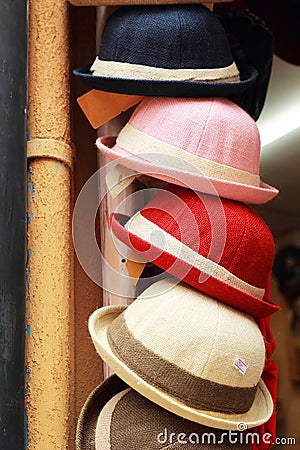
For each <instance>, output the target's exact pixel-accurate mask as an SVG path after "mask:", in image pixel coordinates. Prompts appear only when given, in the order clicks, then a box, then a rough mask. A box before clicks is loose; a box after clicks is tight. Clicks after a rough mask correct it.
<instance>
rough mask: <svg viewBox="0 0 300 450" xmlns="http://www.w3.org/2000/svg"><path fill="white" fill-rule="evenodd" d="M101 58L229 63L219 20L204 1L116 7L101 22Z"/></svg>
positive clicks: (179, 64) (182, 64)
mask: <svg viewBox="0 0 300 450" xmlns="http://www.w3.org/2000/svg"><path fill="white" fill-rule="evenodd" d="M195 50H196V51H195ZM99 59H100V60H104V61H117V62H126V63H129V64H140V65H146V66H152V67H160V68H167V69H180V68H185V69H196V68H197V69H199V68H207V69H209V68H221V67H227V66H229V65H231V64H232V63H233V58H232V54H231V51H230V47H229V43H228V39H227V36H226V33H225V31H224V29H223V27H222V25H221V23H220V22H219V20H218V18H217V16H216V15H214V14H213V13H212V12H211V11H210V10H209V9H208V8H206V7H205V6H203V5H176V6H173V5H155V6H151V5H150V6H144V7H143V8H140V7H139V6H124V7H121V8H119V9H118V10H117V11H116V12H114V13H113V14H112V15H111V16H110V17H109V18H108V20H107V23H106V25H105V28H104V32H103V37H102V44H101V48H100V53H99Z"/></svg>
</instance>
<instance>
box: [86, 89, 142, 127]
mask: <svg viewBox="0 0 300 450" xmlns="http://www.w3.org/2000/svg"><path fill="white" fill-rule="evenodd" d="M142 99H143V97H140V96H137V95H124V94H113V93H111V92H103V91H98V90H97V89H92V90H91V91H89V92H87V93H86V94H83V95H82V96H81V97H79V98H78V99H77V102H78V104H79V106H80V108H81V109H82V111H83V113H84V115H85V116H86V118H87V119H88V121H89V122H90V124H91V125H92V127H93V128H95V129H96V128H99V127H100V126H101V125H103V124H104V123H106V122H108V121H109V120H111V119H113V118H114V117H117V116H118V115H119V114H121V113H122V112H123V111H126V110H127V109H129V108H131V107H132V106H134V105H136V104H137V103H139V102H140V101H141V100H142Z"/></svg>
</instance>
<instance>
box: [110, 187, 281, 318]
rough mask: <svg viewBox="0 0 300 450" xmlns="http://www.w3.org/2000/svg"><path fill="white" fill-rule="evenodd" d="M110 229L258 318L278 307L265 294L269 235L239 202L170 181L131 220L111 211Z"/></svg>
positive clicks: (270, 249) (201, 288) (160, 263)
mask: <svg viewBox="0 0 300 450" xmlns="http://www.w3.org/2000/svg"><path fill="white" fill-rule="evenodd" d="M126 219H127V221H126ZM111 228H112V231H113V233H114V235H115V236H116V237H117V238H118V239H119V240H120V241H122V242H123V243H124V244H126V245H127V246H128V247H129V248H132V249H133V250H135V251H136V252H138V253H139V254H140V255H142V256H143V258H144V259H145V260H147V261H152V262H153V263H154V264H155V265H157V266H158V267H160V268H161V269H163V270H166V271H167V272H169V273H170V274H171V275H173V276H175V277H176V278H178V279H180V280H182V281H185V282H186V283H187V284H189V285H191V286H193V287H194V288H196V289H198V290H199V291H202V292H204V293H206V294H208V295H211V296H212V297H214V298H216V299H217V300H219V301H222V302H224V303H226V304H228V305H230V306H232V307H234V308H237V309H239V310H241V311H243V312H245V313H246V314H249V315H251V316H253V317H256V318H261V317H267V316H269V315H271V314H272V313H274V312H276V311H277V310H278V309H279V307H278V306H277V305H275V304H274V303H271V302H270V301H268V300H266V298H265V288H266V286H267V283H268V277H269V274H270V271H271V268H272V264H273V257H274V240H273V236H272V233H271V231H270V230H269V228H268V226H267V225H266V223H265V222H264V221H263V220H262V219H261V217H259V216H258V214H256V213H255V212H254V211H252V209H250V208H249V207H248V206H246V205H244V204H243V203H239V202H235V201H231V200H227V199H221V200H220V198H219V197H216V196H213V195H207V194H202V193H201V194H198V195H197V194H196V193H195V192H193V191H191V190H190V189H185V188H182V187H179V186H174V185H169V186H168V188H167V189H164V190H161V191H159V193H158V194H157V195H156V197H154V198H153V199H152V200H151V201H150V202H149V203H148V204H147V205H146V206H145V207H144V208H143V209H142V210H141V211H138V212H137V213H136V214H134V215H133V216H132V217H131V218H130V219H129V220H128V217H126V216H124V215H122V214H112V216H111Z"/></svg>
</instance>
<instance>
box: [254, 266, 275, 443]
mask: <svg viewBox="0 0 300 450" xmlns="http://www.w3.org/2000/svg"><path fill="white" fill-rule="evenodd" d="M271 274H272V271H270V273H269V277H268V280H267V285H266V293H265V296H266V298H267V299H270V298H271V292H270V291H271V289H270V287H271ZM257 323H258V326H259V328H260V331H261V333H262V335H263V337H264V341H265V347H266V363H265V367H264V370H263V374H262V379H263V380H264V382H265V384H266V386H267V388H268V390H269V392H270V394H271V396H272V399H273V404H274V410H273V414H272V416H271V417H270V419H269V420H268V421H267V422H266V423H264V424H263V425H260V426H259V427H257V428H256V429H255V432H256V433H258V435H259V436H260V445H257V444H253V445H252V450H270V449H271V448H273V447H274V445H275V440H276V414H277V406H276V405H277V383H278V367H277V364H276V362H275V361H274V360H272V356H273V353H274V351H275V349H276V342H275V339H274V336H273V333H272V330H271V324H270V317H266V318H265V319H261V320H259V321H258V322H257ZM265 433H269V435H270V439H269V441H270V443H268V442H266V443H264V442H263V439H262V438H263V436H264V434H265Z"/></svg>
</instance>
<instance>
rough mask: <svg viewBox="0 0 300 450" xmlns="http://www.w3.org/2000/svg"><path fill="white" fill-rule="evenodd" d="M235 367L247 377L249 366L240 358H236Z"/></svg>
mask: <svg viewBox="0 0 300 450" xmlns="http://www.w3.org/2000/svg"><path fill="white" fill-rule="evenodd" d="M233 366H234V367H235V368H236V369H237V370H238V371H239V372H240V373H241V374H242V375H245V373H246V372H247V369H248V366H247V364H246V363H245V362H244V361H243V360H242V359H240V358H236V360H235V361H234V363H233Z"/></svg>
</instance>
